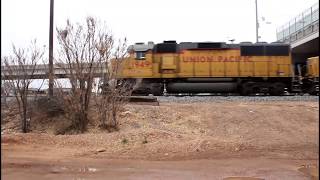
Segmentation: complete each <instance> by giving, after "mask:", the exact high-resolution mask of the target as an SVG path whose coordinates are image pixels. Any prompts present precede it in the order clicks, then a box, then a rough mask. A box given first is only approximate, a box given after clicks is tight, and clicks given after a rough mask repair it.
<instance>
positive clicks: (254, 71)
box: [121, 41, 319, 95]
mask: <svg viewBox="0 0 320 180" xmlns="http://www.w3.org/2000/svg"><path fill="white" fill-rule="evenodd" d="M318 61H319V60H318ZM121 77H122V78H124V79H131V80H132V79H134V80H136V82H137V83H138V86H136V87H137V88H136V89H135V90H134V93H137V94H150V93H151V94H154V95H162V94H163V92H164V91H166V92H168V93H240V94H242V95H250V94H256V93H267V94H270V95H281V94H283V93H284V91H285V89H287V90H288V91H299V88H297V87H298V86H297V85H296V84H299V83H300V82H298V81H299V80H295V79H296V78H294V77H295V70H294V66H293V64H292V61H291V53H290V46H289V45H288V44H281V43H271V44H268V43H255V44H252V43H249V42H244V43H240V44H226V43H223V42H182V43H179V44H178V43H176V42H175V41H164V42H163V43H159V44H153V43H152V42H149V43H148V44H144V43H136V44H135V45H132V46H130V47H129V58H127V59H126V60H125V61H124V62H123V64H122V69H121ZM300 84H301V83H300Z"/></svg>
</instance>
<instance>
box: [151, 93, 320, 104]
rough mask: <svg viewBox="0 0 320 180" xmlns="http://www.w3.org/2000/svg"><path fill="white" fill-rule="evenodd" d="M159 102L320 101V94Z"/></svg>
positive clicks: (167, 98) (172, 98) (164, 98)
mask: <svg viewBox="0 0 320 180" xmlns="http://www.w3.org/2000/svg"><path fill="white" fill-rule="evenodd" d="M157 99H158V101H159V102H186V103H189V102H228V101H230V102H233V101H241V102H242V101H243V102H264V101H267V102H268V101H311V102H318V101H319V96H309V95H305V96H181V97H178V96H157Z"/></svg>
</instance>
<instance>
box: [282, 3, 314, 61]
mask: <svg viewBox="0 0 320 180" xmlns="http://www.w3.org/2000/svg"><path fill="white" fill-rule="evenodd" d="M277 41H279V42H286V43H290V45H291V52H292V56H293V61H294V63H295V64H305V63H306V60H307V58H309V57H313V56H319V3H316V4H314V5H313V6H312V7H310V8H308V9H307V10H305V11H304V12H302V13H300V14H299V15H298V16H296V17H295V18H293V19H292V20H291V21H289V22H288V23H286V24H285V25H283V26H281V27H280V28H278V29H277Z"/></svg>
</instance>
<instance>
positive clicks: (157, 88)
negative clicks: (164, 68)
mask: <svg viewBox="0 0 320 180" xmlns="http://www.w3.org/2000/svg"><path fill="white" fill-rule="evenodd" d="M163 90H164V87H163V84H161V83H155V84H152V85H151V93H152V94H153V95H154V96H163Z"/></svg>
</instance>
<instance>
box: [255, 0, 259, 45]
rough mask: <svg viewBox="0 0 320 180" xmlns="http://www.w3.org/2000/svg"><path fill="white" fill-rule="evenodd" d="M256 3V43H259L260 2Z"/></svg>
mask: <svg viewBox="0 0 320 180" xmlns="http://www.w3.org/2000/svg"><path fill="white" fill-rule="evenodd" d="M255 1H256V42H259V20H258V0H255Z"/></svg>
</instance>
